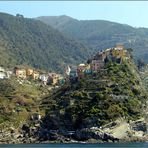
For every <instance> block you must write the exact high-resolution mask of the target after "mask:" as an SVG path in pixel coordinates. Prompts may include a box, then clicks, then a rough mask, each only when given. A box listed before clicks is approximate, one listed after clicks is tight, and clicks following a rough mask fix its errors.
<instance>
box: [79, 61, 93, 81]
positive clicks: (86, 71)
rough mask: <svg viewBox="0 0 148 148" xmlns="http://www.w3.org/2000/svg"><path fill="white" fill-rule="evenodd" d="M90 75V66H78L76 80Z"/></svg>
mask: <svg viewBox="0 0 148 148" xmlns="http://www.w3.org/2000/svg"><path fill="white" fill-rule="evenodd" d="M90 73H91V68H90V64H80V65H79V66H78V67H77V74H78V78H80V79H81V78H84V77H85V75H87V74H90Z"/></svg>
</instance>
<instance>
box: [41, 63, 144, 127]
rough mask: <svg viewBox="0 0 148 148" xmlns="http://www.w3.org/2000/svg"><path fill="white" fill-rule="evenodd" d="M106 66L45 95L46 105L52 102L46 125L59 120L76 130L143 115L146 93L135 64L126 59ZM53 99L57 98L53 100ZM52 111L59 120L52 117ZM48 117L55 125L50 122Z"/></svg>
mask: <svg viewBox="0 0 148 148" xmlns="http://www.w3.org/2000/svg"><path fill="white" fill-rule="evenodd" d="M105 69H107V73H106V72H101V71H100V72H98V73H97V74H96V73H95V74H93V75H89V76H87V77H85V78H84V79H81V80H80V81H78V82H76V83H72V84H69V85H68V84H67V85H65V86H64V87H65V89H63V88H62V89H61V90H58V93H55V95H54V96H51V97H47V98H45V99H44V100H43V102H44V104H45V102H46V105H47V104H48V102H50V110H47V111H46V113H47V116H46V117H45V122H43V123H44V124H45V125H44V126H46V127H49V128H51V129H52V128H53V127H54V124H56V127H57V128H61V126H62V128H67V129H71V130H72V129H73V130H76V129H79V128H82V127H92V126H102V125H104V124H106V123H109V122H110V121H113V120H116V119H118V118H121V117H122V118H125V119H126V120H135V119H138V118H141V117H142V116H143V105H144V104H145V102H146V98H147V94H146V92H145V89H144V87H143V86H142V83H141V79H140V77H139V74H138V70H137V68H136V66H135V65H134V64H133V63H132V61H130V60H125V61H123V62H122V64H117V63H112V62H110V63H108V64H107V65H106V67H105ZM52 99H53V100H55V101H56V102H54V103H53V104H52V103H51V100H52ZM53 110H54V111H55V112H54V113H53ZM61 111H62V113H61ZM53 114H54V115H56V119H55V120H56V121H60V123H55V120H53V119H52V120H51V115H53ZM47 120H48V121H49V120H50V122H51V123H52V125H53V126H48V125H49V122H48V121H47ZM47 123H48V125H47Z"/></svg>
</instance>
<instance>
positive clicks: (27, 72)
mask: <svg viewBox="0 0 148 148" xmlns="http://www.w3.org/2000/svg"><path fill="white" fill-rule="evenodd" d="M32 74H33V69H30V68H27V69H26V75H27V76H31V75H32Z"/></svg>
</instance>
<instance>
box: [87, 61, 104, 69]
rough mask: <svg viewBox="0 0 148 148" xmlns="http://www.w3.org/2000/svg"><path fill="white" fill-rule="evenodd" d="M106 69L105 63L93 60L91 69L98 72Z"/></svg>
mask: <svg viewBox="0 0 148 148" xmlns="http://www.w3.org/2000/svg"><path fill="white" fill-rule="evenodd" d="M103 67H104V61H102V60H92V62H91V64H90V68H91V70H92V71H98V70H99V69H101V68H103Z"/></svg>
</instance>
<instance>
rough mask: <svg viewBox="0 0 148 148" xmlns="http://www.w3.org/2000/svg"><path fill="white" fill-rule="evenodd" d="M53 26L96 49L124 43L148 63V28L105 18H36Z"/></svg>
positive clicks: (135, 54) (136, 55)
mask: <svg viewBox="0 0 148 148" xmlns="http://www.w3.org/2000/svg"><path fill="white" fill-rule="evenodd" d="M36 19H38V20H41V21H42V22H44V23H46V24H48V25H51V26H53V27H54V28H56V29H58V30H59V31H61V32H62V33H65V34H66V35H68V36H69V37H72V38H74V39H77V40H79V41H81V42H83V43H85V44H86V45H87V46H89V47H93V49H94V51H97V50H101V49H105V48H108V47H113V46H114V45H115V44H116V43H123V44H124V45H125V47H131V48H133V49H134V56H135V58H136V59H138V58H143V59H144V60H145V61H146V62H147V63H148V59H147V56H148V29H147V28H134V27H131V26H129V25H125V24H119V23H115V22H109V21H104V20H76V19H73V18H71V17H69V16H65V15H63V16H43V17H38V18H36Z"/></svg>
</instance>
